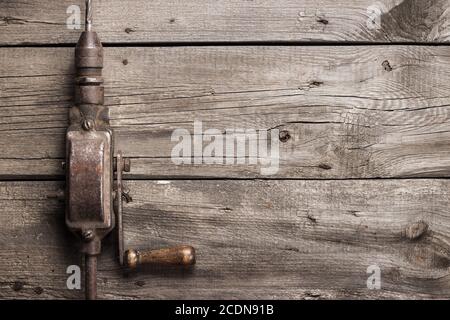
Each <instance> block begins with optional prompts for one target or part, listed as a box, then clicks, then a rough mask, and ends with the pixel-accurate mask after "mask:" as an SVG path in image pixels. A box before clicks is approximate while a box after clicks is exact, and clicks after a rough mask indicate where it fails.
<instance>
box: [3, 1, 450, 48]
mask: <svg viewBox="0 0 450 320" xmlns="http://www.w3.org/2000/svg"><path fill="white" fill-rule="evenodd" d="M71 5H79V6H80V8H81V12H83V10H84V9H83V8H84V1H82V0H47V1H38V0H25V1H13V0H6V1H1V2H0V30H1V32H0V45H23V44H61V43H75V42H76V41H77V40H78V35H79V30H69V29H68V28H67V25H66V21H67V20H68V19H69V17H70V14H67V13H66V11H67V8H68V7H69V6H71ZM449 8H450V2H449V1H448V0H378V1H373V0H341V1H333V0H319V1H318V0H306V1H297V0H254V1H247V0H224V1H215V0H201V1H198V0H183V1H180V0H157V1H147V0H108V1H101V0H97V1H95V2H94V24H95V28H96V30H98V31H99V33H100V35H101V38H102V40H103V41H104V42H106V43H154V42H164V43H167V42H168V43H170V42H217V41H220V42H222V41H223V42H244V41H287V42H298V41H302V42H317V41H333V42H334V41H336V42H342V41H347V42H354V41H359V42H429V43H438V42H446V41H448V39H449V35H450V27H449V12H450V11H449V10H448V9H449ZM81 20H83V17H82V18H81Z"/></svg>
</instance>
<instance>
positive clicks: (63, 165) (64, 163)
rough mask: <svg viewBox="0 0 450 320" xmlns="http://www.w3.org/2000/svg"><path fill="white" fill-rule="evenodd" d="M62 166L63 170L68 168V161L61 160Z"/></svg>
mask: <svg viewBox="0 0 450 320" xmlns="http://www.w3.org/2000/svg"><path fill="white" fill-rule="evenodd" d="M61 168H62V169H63V170H66V162H65V161H63V162H61Z"/></svg>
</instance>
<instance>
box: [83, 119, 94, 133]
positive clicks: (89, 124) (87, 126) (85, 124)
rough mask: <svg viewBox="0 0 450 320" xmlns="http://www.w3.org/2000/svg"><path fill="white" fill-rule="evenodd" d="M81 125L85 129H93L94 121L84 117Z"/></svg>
mask: <svg viewBox="0 0 450 320" xmlns="http://www.w3.org/2000/svg"><path fill="white" fill-rule="evenodd" d="M81 127H82V128H83V129H84V130H86V131H89V130H92V129H94V121H92V120H90V119H85V120H83V123H82V125H81Z"/></svg>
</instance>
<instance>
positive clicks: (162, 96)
mask: <svg viewBox="0 0 450 320" xmlns="http://www.w3.org/2000/svg"><path fill="white" fill-rule="evenodd" d="M105 54H106V69H105V79H106V104H107V105H108V106H110V109H111V117H112V125H113V127H114V129H115V130H116V133H117V139H116V142H117V148H118V149H122V151H123V152H124V154H125V155H126V156H127V157H131V158H132V159H133V166H132V171H131V173H130V175H128V178H139V179H145V178H177V177H178V178H179V177H185V178H187V177H194V178H205V177H208V178H211V177H222V178H255V177H256V178H257V177H262V176H261V166H259V165H249V164H248V161H247V160H246V164H244V165H237V164H236V165H220V164H218V165H205V164H203V165H175V164H173V163H172V160H171V158H170V156H171V151H172V149H173V147H174V146H175V145H176V142H171V140H170V138H171V134H172V132H173V130H175V129H177V128H186V129H188V130H190V131H191V132H192V127H193V122H194V120H200V121H203V127H204V129H210V128H216V129H219V130H221V131H224V130H225V129H227V128H244V129H257V130H260V129H279V130H280V131H284V133H287V134H286V135H285V136H284V138H285V139H282V140H283V141H281V142H280V157H281V160H280V170H279V172H278V173H277V174H276V175H273V176H265V177H269V178H323V179H328V178H333V179H334V178H338V179H345V178H376V177H382V178H386V177H448V176H449V173H450V120H449V110H450V98H449V95H448V93H449V92H450V71H449V70H450V56H449V54H448V48H446V47H422V46H374V47H365V46H356V47H347V46H345V47H331V46H317V47H289V46H288V47H285V46H280V47H260V46H256V47H221V46H218V47H180V48H106V52H105ZM0 60H1V61H2V63H1V64H0V75H1V77H0V131H1V135H0V150H2V152H1V153H0V177H1V178H3V179H17V178H19V177H26V178H30V177H32V178H33V177H48V178H61V177H62V174H63V171H62V168H61V165H60V163H61V161H62V160H63V158H64V134H65V130H66V127H67V115H68V107H69V106H70V105H71V101H72V100H73V97H72V90H73V89H72V88H73V49H71V48H3V49H0ZM205 145H206V143H205Z"/></svg>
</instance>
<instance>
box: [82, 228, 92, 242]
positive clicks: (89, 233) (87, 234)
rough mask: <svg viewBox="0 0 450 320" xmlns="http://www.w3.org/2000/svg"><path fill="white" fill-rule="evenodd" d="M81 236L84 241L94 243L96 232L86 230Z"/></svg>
mask: <svg viewBox="0 0 450 320" xmlns="http://www.w3.org/2000/svg"><path fill="white" fill-rule="evenodd" d="M81 236H82V237H83V240H84V241H86V242H89V241H92V240H93V239H94V231H92V230H85V231H83V233H82V234H81Z"/></svg>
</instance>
